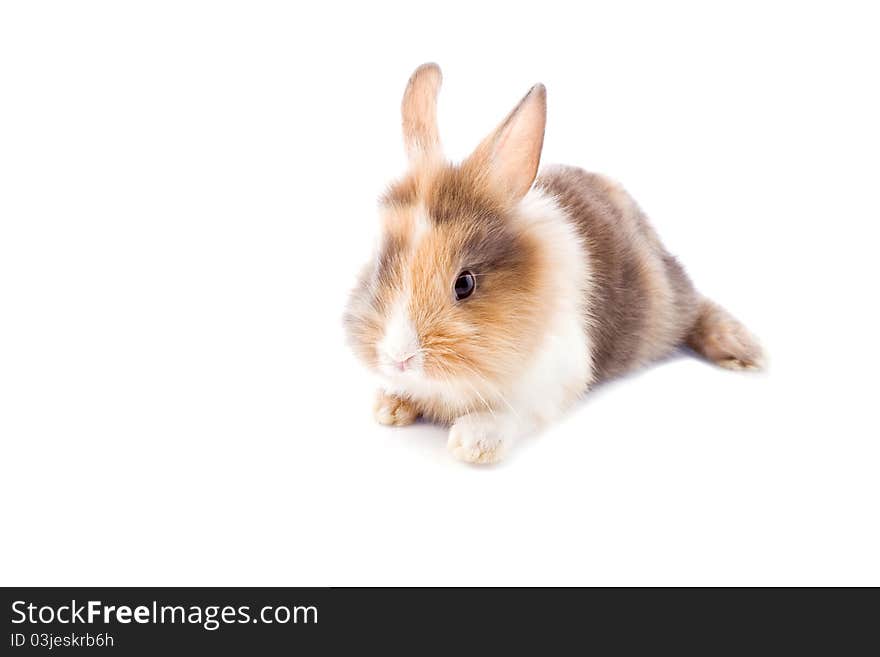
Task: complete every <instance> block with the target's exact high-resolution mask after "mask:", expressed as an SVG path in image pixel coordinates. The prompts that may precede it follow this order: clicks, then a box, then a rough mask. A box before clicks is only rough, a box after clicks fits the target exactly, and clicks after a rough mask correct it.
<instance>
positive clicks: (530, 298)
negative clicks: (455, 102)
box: [345, 64, 761, 463]
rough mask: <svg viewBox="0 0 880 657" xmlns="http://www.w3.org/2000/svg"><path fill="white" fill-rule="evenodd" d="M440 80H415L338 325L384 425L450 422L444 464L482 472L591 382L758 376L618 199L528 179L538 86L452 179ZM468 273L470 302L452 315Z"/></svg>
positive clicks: (738, 330)
mask: <svg viewBox="0 0 880 657" xmlns="http://www.w3.org/2000/svg"><path fill="white" fill-rule="evenodd" d="M440 81H441V76H440V69H439V68H438V67H437V66H436V65H434V64H426V65H424V66H422V67H420V68H419V69H417V70H416V71H415V73H413V75H412V77H411V78H410V81H409V84H408V85H407V88H406V91H405V93H404V98H403V103H402V115H403V133H404V141H405V144H406V147H407V154H408V156H409V160H410V170H409V172H408V173H407V175H406V176H404V177H403V178H402V179H401V180H399V181H397V182H395V183H393V184H392V185H391V186H390V187H389V189H388V191H387V192H386V193H385V195H384V196H383V197H382V201H381V204H380V206H381V207H380V214H381V217H382V224H383V237H382V242H381V246H380V248H379V250H378V252H377V253H376V254H375V256H374V258H373V260H372V262H371V263H370V264H369V265H368V266H367V267H366V268H365V270H364V272H363V273H362V275H361V279H360V282H359V284H358V285H357V287H356V289H355V290H354V291H353V292H352V295H351V299H350V301H349V304H348V308H347V311H346V315H345V324H346V328H347V332H348V337H349V342H350V344H351V345H352V347H353V349H354V350H355V352H356V353H357V354H358V356H359V357H360V358H361V359H362V360H363V361H364V362H365V363H366V364H367V366H368V367H370V368H371V369H372V370H374V371H376V372H378V373H379V374H380V375H381V376H382V378H383V380H384V387H383V389H382V390H381V391H380V393H379V396H378V400H377V403H376V417H377V419H378V421H379V422H382V423H383V424H388V425H395V426H401V425H405V424H409V423H411V422H413V421H415V419H416V418H417V417H419V416H424V417H426V418H428V419H430V420H433V421H436V422H441V423H444V424H448V425H450V431H449V440H448V447H449V450H450V452H451V453H452V454H453V455H455V456H456V457H458V458H460V459H462V460H464V461H468V462H472V463H492V462H495V461H498V460H499V459H500V458H502V457H503V455H504V454H505V453H506V452H507V450H508V448H509V446H510V445H511V443H512V442H513V441H514V440H515V439H516V438H517V437H519V436H522V435H524V434H527V433H529V432H532V431H534V430H536V429H537V428H539V427H540V426H541V425H543V424H545V423H547V422H550V421H552V420H553V419H554V418H555V417H557V416H558V415H559V414H560V413H561V412H562V411H563V410H564V409H565V407H566V406H567V405H568V404H570V403H571V402H572V401H573V400H574V399H576V398H577V397H578V396H579V395H581V394H582V393H584V392H585V391H586V390H587V389H588V388H589V386H590V385H591V384H592V383H594V382H596V381H598V380H601V379H604V378H608V377H611V376H615V375H618V374H621V373H623V372H626V371H628V370H631V369H633V368H635V367H638V366H639V365H641V364H644V363H646V362H649V361H651V360H654V359H656V358H659V357H661V356H663V355H664V354H666V353H668V352H669V351H671V350H672V349H674V348H676V347H677V346H678V345H681V344H688V345H689V346H690V347H692V348H693V349H694V350H695V351H696V352H698V353H700V354H702V355H703V356H705V357H706V358H708V359H710V360H712V361H714V362H716V363H718V364H719V365H723V366H725V367H731V368H737V369H742V368H753V367H757V366H759V364H760V361H761V349H760V347H759V346H758V344H757V342H756V341H755V339H754V338H753V337H751V336H750V335H749V333H748V332H747V331H746V329H745V328H744V327H743V326H742V325H741V324H740V323H739V322H737V321H736V320H735V319H734V318H732V317H731V316H730V315H729V314H727V313H726V312H725V311H724V310H722V309H721V308H719V307H718V306H716V305H715V304H714V303H712V302H711V301H708V300H706V299H704V298H703V297H701V296H700V295H699V294H698V293H697V292H696V291H695V290H694V287H693V285H692V284H691V282H690V280H689V279H688V277H687V275H686V274H685V272H684V269H683V268H682V267H681V265H680V264H679V263H678V262H677V261H676V260H675V258H673V257H672V256H671V255H669V253H667V251H666V250H665V249H664V247H663V245H662V244H661V242H660V240H659V238H658V237H657V235H656V233H655V232H654V230H653V229H652V228H651V226H650V224H649V223H648V220H647V218H646V217H645V215H644V214H643V213H642V211H641V210H640V209H639V207H638V206H637V205H636V203H635V202H634V201H633V200H632V198H631V197H630V196H629V195H628V194H627V193H626V192H625V191H624V190H623V188H622V187H621V186H620V185H618V184H617V183H615V182H613V181H611V180H609V179H607V178H605V177H602V176H599V175H596V174H590V173H587V172H585V171H582V170H580V169H576V168H572V167H551V168H547V169H545V170H544V171H543V172H541V174H540V175H538V163H539V160H540V154H541V147H542V144H543V137H544V122H545V116H546V100H545V99H546V93H545V91H544V88H543V86H541V85H536V86H535V87H533V88H532V89H531V90H530V91H529V93H528V94H527V95H526V96H525V97H524V98H523V100H522V101H520V103H519V104H518V105H517V106H516V107H515V108H514V110H513V111H512V112H511V113H510V115H508V117H507V118H506V119H505V120H504V121H502V123H501V124H500V125H499V126H498V128H497V129H496V130H495V131H493V132H492V133H491V134H490V135H489V136H488V137H486V139H484V140H483V142H482V143H481V144H480V145H479V146H478V147H477V149H476V150H475V151H474V153H473V154H472V155H471V156H470V157H469V158H467V159H466V160H465V161H464V162H462V163H461V164H459V165H452V164H449V163H448V162H447V161H445V159H444V158H443V155H442V150H441V147H440V140H439V136H438V135H439V133H438V130H437V122H436V98H437V93H438V91H439V88H440ZM464 271H468V272H471V273H472V274H473V275H474V277H475V280H476V287H475V290H474V292H473V294H472V295H471V296H470V297H468V298H466V299H461V300H457V299H456V296H455V293H454V285H455V281H456V278H457V277H458V276H459V275H460V274H461V273H462V272H464Z"/></svg>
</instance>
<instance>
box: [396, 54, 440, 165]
mask: <svg viewBox="0 0 880 657" xmlns="http://www.w3.org/2000/svg"><path fill="white" fill-rule="evenodd" d="M442 80H443V76H442V75H441V73H440V67H439V66H437V64H422V65H421V66H419V67H418V68H417V69H416V70H415V72H414V73H413V74H412V75H411V76H410V78H409V83H408V84H407V85H406V91H405V92H404V93H403V102H402V103H401V107H400V109H401V114H402V115H403V141H404V143H405V144H406V154H407V156H408V157H409V160H410V163H417V162H421V161H424V160H426V159H427V160H432V159H439V158H440V157H442V150H441V148H440V135H439V133H438V131H437V94H438V93H439V92H440V83H441V82H442Z"/></svg>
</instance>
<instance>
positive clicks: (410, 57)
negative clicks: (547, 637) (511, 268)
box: [0, 0, 880, 585]
mask: <svg viewBox="0 0 880 657" xmlns="http://www.w3.org/2000/svg"><path fill="white" fill-rule="evenodd" d="M611 5H612V3H608V2H602V3H599V4H596V5H589V4H587V3H580V2H579V3H574V2H571V3H557V2H550V1H547V0H544V1H542V2H539V3H538V2H534V3H526V4H520V3H514V2H510V1H505V2H499V3H493V4H492V5H491V6H490V3H477V2H465V3H460V4H459V3H456V2H445V3H431V4H425V5H423V6H420V5H418V4H417V3H414V2H401V3H398V4H397V5H396V6H395V5H389V4H385V5H380V4H379V3H375V2H369V3H358V4H355V5H351V6H342V5H337V4H336V3H329V2H327V3H292V2H291V3H279V4H272V3H250V2H248V3H245V2H241V3H217V2H205V3H193V2H184V3H180V2H169V3H160V2H151V3H137V4H136V3H116V2H105V3H94V2H83V3H67V2H59V3H52V4H50V3H41V2H20V3H16V2H11V3H4V4H3V5H2V9H0V441H2V443H0V445H2V454H0V507H2V518H0V526H2V530H0V533H2V539H0V582H2V583H3V584H22V585H25V584H27V585H38V584H42V585H49V584H91V585H133V584H141V585H153V584H155V585H160V584H176V585H197V584H205V585H221V584H250V585H342V584H356V585H359V584H405V585H408V584H440V585H445V584H474V585H477V584H479V585H483V584H586V585H592V584H625V585H627V584H696V585H703V584H733V585H739V584H768V585H776V584H874V585H878V584H880V559H878V557H877V555H878V554H880V530H878V515H880V514H878V498H880V477H878V466H880V445H878V438H880V431H878V421H877V402H876V396H877V390H878V386H877V382H876V376H877V371H878V351H880V349H878V345H877V335H878V302H877V296H878V295H877V290H876V287H877V282H878V273H880V272H878V269H880V267H878V264H877V249H878V221H880V202H878V195H877V182H878V172H880V171H878V169H880V167H878V152H880V134H878V132H880V131H878V117H880V99H878V80H877V62H878V61H880V48H878V40H877V25H878V21H877V17H876V16H872V15H869V13H868V9H867V8H868V7H869V6H870V3H862V4H853V5H850V4H848V3H842V2H833V3H832V2H829V3H826V4H825V5H818V4H813V3H791V4H783V3H765V2H761V3H755V4H743V3H737V4H736V6H735V7H734V6H733V5H731V6H730V9H729V10H722V9H721V8H720V6H717V5H716V6H715V7H711V8H710V7H708V6H707V5H708V3H693V4H675V5H670V4H668V3H646V4H644V5H636V4H629V3H613V8H611ZM859 7H864V8H859ZM430 60H434V61H437V62H439V63H440V64H441V66H442V67H443V69H444V74H445V82H444V88H443V91H442V98H441V103H440V123H441V132H442V135H443V138H444V141H445V146H446V150H447V153H448V154H449V155H450V157H452V158H454V159H460V158H462V157H463V156H465V155H466V154H467V153H468V152H469V149H470V148H471V147H473V146H474V145H475V144H476V143H477V142H478V141H479V139H480V138H482V136H483V135H484V134H485V133H487V132H488V131H489V130H490V129H491V128H492V127H494V125H495V124H496V123H497V122H498V121H499V120H500V119H501V118H502V117H503V116H504V115H505V114H506V113H507V111H508V110H509V109H510V108H511V107H512V106H513V104H514V103H515V102H516V101H517V100H518V99H519V98H520V97H521V96H522V94H523V93H525V91H526V90H527V89H528V88H529V87H530V86H531V85H532V84H533V83H535V82H537V81H541V82H544V83H545V84H546V85H547V88H548V94H549V96H548V102H549V117H548V128H547V137H546V148H545V153H544V161H545V162H566V163H571V164H578V165H581V166H584V167H585V168H588V169H591V170H596V171H601V172H604V173H606V174H608V175H611V176H612V177H614V178H616V179H618V180H621V181H622V182H623V183H624V184H625V185H626V186H627V187H628V188H629V190H630V191H631V192H632V193H633V194H634V196H635V197H636V199H637V200H638V201H639V202H640V203H641V204H642V206H643V207H644V208H645V210H646V211H647V212H648V214H649V215H650V216H651V217H653V220H654V223H655V225H656V227H657V229H658V231H659V232H660V234H661V236H662V237H663V239H664V240H665V242H666V244H667V245H668V247H669V248H670V249H671V250H672V251H673V252H674V253H676V254H678V255H679V256H680V257H681V259H682V261H683V262H684V263H685V265H686V266H687V267H688V270H689V271H690V273H691V275H692V277H693V278H694V280H695V281H696V283H697V285H698V286H699V287H700V288H701V290H703V291H704V292H705V293H707V294H708V295H710V296H711V297H713V298H715V299H717V300H718V301H720V302H721V303H723V304H724V305H726V306H727V307H728V308H729V309H730V310H732V311H733V312H734V313H735V314H737V315H738V316H739V317H741V318H742V319H743V320H744V321H745V322H746V323H747V324H748V325H749V326H750V327H751V328H752V329H753V330H754V331H755V332H756V333H757V334H758V335H759V336H760V337H761V338H762V340H763V342H764V344H765V345H766V347H767V348H768V351H769V353H770V357H771V366H770V368H769V371H768V372H767V373H765V374H761V375H741V374H734V373H730V372H727V371H723V370H719V369H716V368H713V367H711V366H710V365H707V364H705V363H703V362H700V361H698V360H695V359H692V358H690V357H685V356H679V357H677V358H673V359H671V360H670V361H669V362H666V363H663V364H661V365H658V366H656V367H652V368H649V369H647V370H645V371H642V372H640V373H637V374H635V375H632V376H629V377H627V378H625V379H623V380H619V381H616V382H613V383H610V384H608V385H605V386H602V387H601V388H600V389H599V390H597V391H596V392H595V393H594V394H590V395H589V396H588V397H587V398H585V400H584V401H583V402H582V403H581V404H580V405H579V406H578V407H577V408H575V409H573V410H572V412H570V413H569V414H568V415H567V416H566V417H565V418H564V419H563V421H561V422H560V423H559V424H558V425H556V426H553V427H551V428H550V429H549V430H547V431H546V432H545V433H544V434H543V435H541V436H540V437H538V438H534V439H532V440H529V441H526V442H525V443H523V444H521V445H520V448H519V449H518V450H516V451H514V452H513V453H512V454H511V457H510V458H509V460H508V461H506V462H505V463H503V464H501V465H500V466H498V467H493V468H480V467H473V466H466V465H463V464H461V463H458V462H455V461H454V460H453V459H452V458H451V457H450V456H449V455H448V454H447V453H446V451H445V432H444V430H443V429H441V428H438V427H433V426H428V425H419V426H416V427H413V428H407V429H387V428H383V427H379V426H378V425H376V424H374V422H373V419H372V409H371V407H372V401H373V392H374V387H373V382H372V380H371V379H370V377H369V376H368V375H367V374H366V373H365V372H364V371H363V370H362V369H361V367H360V365H359V364H358V363H357V362H356V361H355V359H354V357H353V356H352V355H351V353H350V352H349V351H348V349H347V348H346V347H345V344H344V339H343V334H342V328H341V314H342V310H343V307H344V304H345V299H346V296H347V292H348V290H349V288H350V287H351V285H352V284H353V283H354V280H355V276H356V273H357V272H358V270H359V267H360V265H361V263H362V262H363V261H364V260H365V259H366V258H367V256H368V255H369V253H370V249H371V246H372V243H373V239H374V237H375V235H376V231H377V228H378V225H377V217H376V212H375V204H376V198H377V196H378V195H379V193H380V192H381V191H382V189H383V186H384V185H385V183H386V182H387V181H388V180H389V179H390V178H391V177H392V176H394V175H397V174H399V173H401V172H402V170H403V166H404V157H403V151H402V146H401V140H400V134H399V115H398V109H399V102H400V97H401V94H402V91H403V87H404V84H405V82H406V79H407V77H408V75H409V74H410V72H411V71H412V69H413V68H415V67H416V66H417V65H418V64H421V63H422V62H424V61H430Z"/></svg>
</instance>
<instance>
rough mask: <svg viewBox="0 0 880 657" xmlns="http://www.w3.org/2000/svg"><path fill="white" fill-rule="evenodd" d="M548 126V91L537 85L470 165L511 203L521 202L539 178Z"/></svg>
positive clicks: (489, 137)
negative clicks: (545, 133) (484, 176)
mask: <svg viewBox="0 0 880 657" xmlns="http://www.w3.org/2000/svg"><path fill="white" fill-rule="evenodd" d="M546 122H547V90H546V89H545V88H544V85H543V84H536V85H535V86H534V87H532V88H531V89H530V90H529V93H527V94H526V95H525V97H524V98H523V99H522V100H521V101H520V102H519V104H518V105H517V106H516V107H515V108H514V109H513V111H512V112H511V113H510V114H509V115H508V116H507V118H506V119H504V121H502V122H501V125H500V126H498V128H496V129H495V131H494V132H493V133H492V134H490V135H489V136H488V137H486V138H485V139H484V140H483V141H482V143H481V144H480V145H479V146H477V149H476V150H475V151H474V153H473V154H472V155H471V156H470V157H469V158H468V160H467V163H468V164H469V165H470V166H473V167H475V168H476V169H477V170H479V171H480V172H481V173H484V174H486V175H488V177H489V178H490V179H491V180H492V182H493V183H495V185H496V186H497V188H498V189H499V190H500V191H501V192H502V193H504V194H506V195H507V196H508V198H509V199H510V200H511V201H514V202H515V201H519V200H520V199H521V198H522V197H523V196H525V195H526V192H528V191H529V188H531V186H532V183H533V182H535V176H537V175H538V164H539V163H540V161H541V149H542V148H543V146H544V125H545V124H546Z"/></svg>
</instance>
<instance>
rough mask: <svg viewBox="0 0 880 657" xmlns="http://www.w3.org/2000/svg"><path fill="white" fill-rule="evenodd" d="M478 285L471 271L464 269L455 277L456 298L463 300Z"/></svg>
mask: <svg viewBox="0 0 880 657" xmlns="http://www.w3.org/2000/svg"><path fill="white" fill-rule="evenodd" d="M475 287H477V279H476V278H474V275H473V274H472V273H470V272H469V271H463V272H461V273H460V274H459V275H458V278H456V279H455V298H456V299H458V300H459V301H461V300H462V299H467V298H468V297H469V296H471V295H472V294H473V293H474V288H475Z"/></svg>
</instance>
